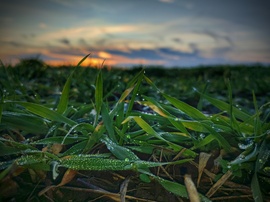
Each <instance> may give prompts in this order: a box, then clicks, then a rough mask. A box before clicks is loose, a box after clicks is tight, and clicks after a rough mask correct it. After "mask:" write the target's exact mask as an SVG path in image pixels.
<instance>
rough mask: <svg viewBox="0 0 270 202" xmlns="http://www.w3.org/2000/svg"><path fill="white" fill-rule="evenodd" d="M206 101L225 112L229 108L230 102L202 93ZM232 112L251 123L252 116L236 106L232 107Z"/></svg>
mask: <svg viewBox="0 0 270 202" xmlns="http://www.w3.org/2000/svg"><path fill="white" fill-rule="evenodd" d="M201 95H202V96H203V97H204V98H205V99H206V100H207V101H208V102H210V103H211V104H212V105H214V106H215V107H217V108H218V109H220V110H221V111H225V112H229V110H230V104H228V103H226V102H224V101H221V100H219V99H216V98H213V97H210V96H208V95H204V94H201ZM233 112H234V116H235V117H236V118H238V119H240V120H242V121H244V122H246V123H249V124H252V122H253V120H252V117H251V116H250V115H249V114H247V113H245V112H243V111H241V110H239V109H238V108H236V107H233Z"/></svg>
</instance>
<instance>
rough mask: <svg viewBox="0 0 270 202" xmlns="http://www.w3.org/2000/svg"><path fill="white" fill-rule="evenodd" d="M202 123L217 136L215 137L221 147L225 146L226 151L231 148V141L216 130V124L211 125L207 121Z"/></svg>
mask: <svg viewBox="0 0 270 202" xmlns="http://www.w3.org/2000/svg"><path fill="white" fill-rule="evenodd" d="M202 124H203V126H204V127H205V128H206V129H207V130H208V131H209V133H210V134H212V135H213V136H214V137H215V139H216V140H217V141H218V143H219V145H220V146H221V147H223V148H224V149H225V150H226V151H230V150H231V145H230V144H229V142H228V141H227V140H226V139H225V138H224V137H223V136H222V135H221V134H219V133H218V132H216V130H215V126H211V125H210V124H209V123H207V122H205V123H202Z"/></svg>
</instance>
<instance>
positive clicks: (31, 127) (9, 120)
mask: <svg viewBox="0 0 270 202" xmlns="http://www.w3.org/2000/svg"><path fill="white" fill-rule="evenodd" d="M2 124H3V126H2V127H0V128H3V129H4V127H5V129H8V128H12V129H15V130H18V129H19V130H23V131H27V132H30V133H35V134H46V133H47V132H48V129H49V128H48V126H47V125H46V123H45V121H44V119H43V118H40V117H37V116H34V115H31V114H24V113H15V112H3V115H2Z"/></svg>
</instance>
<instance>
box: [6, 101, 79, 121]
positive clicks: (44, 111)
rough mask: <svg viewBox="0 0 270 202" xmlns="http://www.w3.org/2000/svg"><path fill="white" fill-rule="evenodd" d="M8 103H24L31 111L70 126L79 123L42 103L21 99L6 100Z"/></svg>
mask: <svg viewBox="0 0 270 202" xmlns="http://www.w3.org/2000/svg"><path fill="white" fill-rule="evenodd" d="M6 103H14V104H19V105H22V106H23V107H25V108H26V109H27V110H28V111H30V112H31V113H33V114H36V115H38V116H41V117H42V118H45V119H48V120H51V121H56V122H62V123H65V124H68V125H70V126H74V125H76V124H77V123H76V122H75V121H73V120H71V119H69V118H67V117H65V116H63V115H61V114H59V113H58V112H56V111H53V110H51V109H49V108H47V107H44V106H43V105H40V104H35V103H30V102H21V101H6Z"/></svg>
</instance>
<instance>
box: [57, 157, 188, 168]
mask: <svg viewBox="0 0 270 202" xmlns="http://www.w3.org/2000/svg"><path fill="white" fill-rule="evenodd" d="M189 160H190V159H189ZM166 164H168V163H159V162H150V161H140V160H138V161H129V160H119V159H107V158H91V157H90V156H89V155H71V156H65V157H63V158H62V159H61V160H60V161H59V166H61V167H66V168H70V169H73V170H137V169H141V168H142V169H143V168H148V167H157V166H161V165H166Z"/></svg>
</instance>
